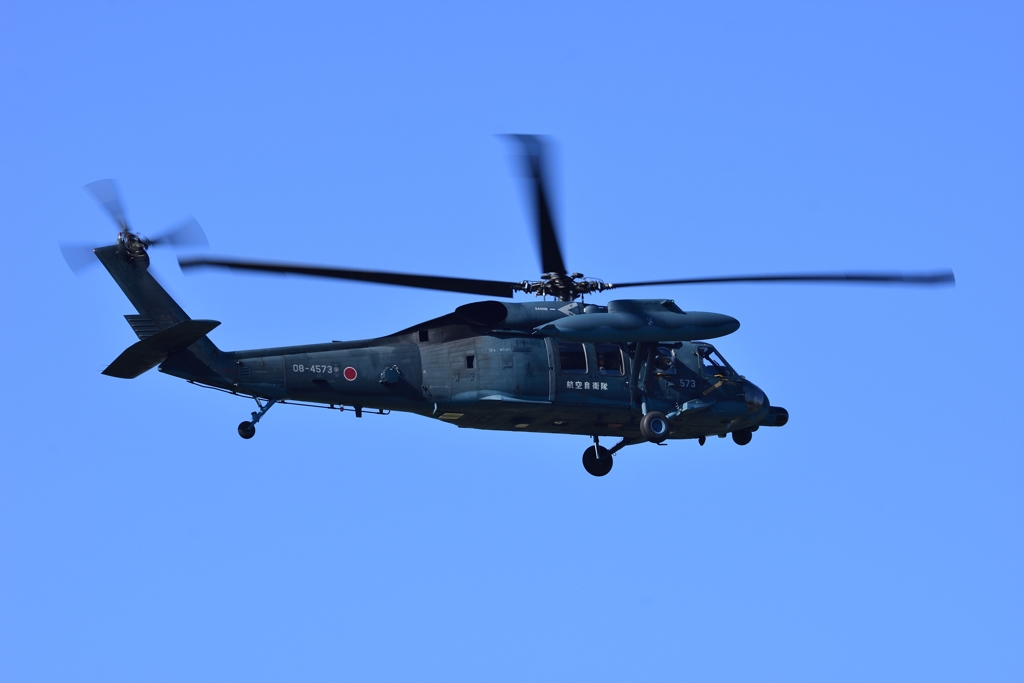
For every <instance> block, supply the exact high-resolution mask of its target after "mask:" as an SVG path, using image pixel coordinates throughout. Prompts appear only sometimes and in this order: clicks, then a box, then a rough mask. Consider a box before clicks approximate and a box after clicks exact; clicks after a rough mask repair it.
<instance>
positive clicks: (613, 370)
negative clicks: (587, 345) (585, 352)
mask: <svg viewBox="0 0 1024 683" xmlns="http://www.w3.org/2000/svg"><path fill="white" fill-rule="evenodd" d="M594 349H595V351H596V352H597V373H598V374H599V375H608V376H614V377H622V374H623V362H622V347H620V346H619V345H618V344H597V345H596V346H595V347H594Z"/></svg>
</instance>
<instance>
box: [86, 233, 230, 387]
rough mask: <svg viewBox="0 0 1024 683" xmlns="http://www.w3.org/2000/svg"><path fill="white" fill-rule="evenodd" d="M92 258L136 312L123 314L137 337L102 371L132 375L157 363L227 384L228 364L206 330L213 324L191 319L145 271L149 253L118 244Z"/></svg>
mask: <svg viewBox="0 0 1024 683" xmlns="http://www.w3.org/2000/svg"><path fill="white" fill-rule="evenodd" d="M95 252H96V257H97V258H98V259H99V260H100V263H102V264H103V266H104V267H105V268H106V269H107V271H108V272H109V273H110V275H111V277H113V278H114V281H115V282H116V283H117V285H118V286H119V287H120V288H121V291H122V292H124V294H125V296H127V297H128V300H129V301H130V302H131V303H132V305H133V306H135V309H136V310H137V311H138V314H137V315H126V316H125V319H126V320H127V321H128V324H129V325H131V327H132V330H133V331H134V332H135V334H136V335H137V336H138V337H139V342H138V343H137V344H134V345H133V346H131V347H129V348H128V349H127V350H126V351H125V352H124V353H122V354H121V356H119V357H118V359H117V360H115V361H114V362H113V363H111V365H110V367H108V368H107V369H106V370H105V371H104V374H107V375H111V376H114V377H126V378H130V377H136V376H138V375H140V374H142V373H143V372H145V371H146V370H149V369H150V368H152V367H154V366H156V365H160V369H161V370H162V371H163V372H167V373H168V374H172V375H175V376H176V377H182V378H184V379H191V380H195V381H200V382H203V383H207V384H214V385H218V386H225V385H230V384H231V383H232V382H231V381H230V379H229V378H230V377H231V376H232V375H233V374H234V364H233V363H232V362H231V361H230V360H229V359H227V358H225V357H224V354H223V353H222V352H221V350H220V349H218V348H217V347H216V346H215V345H214V343H213V342H212V341H210V339H209V337H207V336H206V333H207V332H209V331H210V330H212V329H213V328H214V327H216V326H217V325H219V324H220V323H217V322H216V321H212V320H192V319H191V318H189V317H188V314H186V313H185V311H184V310H182V308H181V306H179V305H178V302H176V301H175V300H174V299H173V298H171V295H170V294H168V293H167V290H165V289H164V288H163V287H161V286H160V283H159V282H157V281H156V279H155V278H154V277H153V276H152V275H151V274H150V272H149V256H148V255H147V254H146V253H145V252H144V251H142V252H139V253H135V252H129V251H127V250H125V249H124V247H123V245H121V244H120V243H118V244H115V245H111V246H108V247H100V248H98V249H96V250H95Z"/></svg>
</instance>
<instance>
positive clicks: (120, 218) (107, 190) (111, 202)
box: [85, 179, 129, 230]
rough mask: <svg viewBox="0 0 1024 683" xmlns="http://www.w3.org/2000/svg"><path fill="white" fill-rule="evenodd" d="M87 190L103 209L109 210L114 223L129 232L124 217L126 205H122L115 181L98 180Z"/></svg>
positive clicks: (86, 187)
mask: <svg viewBox="0 0 1024 683" xmlns="http://www.w3.org/2000/svg"><path fill="white" fill-rule="evenodd" d="M85 189H86V190H87V191H88V192H89V193H90V194H91V195H92V196H93V197H95V198H96V201H98V202H99V203H100V204H102V205H103V208H104V209H106V210H107V213H109V214H110V217H111V218H113V219H114V222H115V223H117V224H118V225H119V226H121V229H122V230H128V229H129V228H128V220H127V219H126V218H125V215H124V204H122V203H121V196H120V195H119V194H118V192H117V185H115V184H114V181H113V180H109V179H108V180H97V181H96V182H92V183H89V184H88V185H86V186H85Z"/></svg>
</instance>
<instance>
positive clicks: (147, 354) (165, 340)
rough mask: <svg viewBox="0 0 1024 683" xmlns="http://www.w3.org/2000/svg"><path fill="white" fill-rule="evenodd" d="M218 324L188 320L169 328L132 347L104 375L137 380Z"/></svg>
mask: <svg viewBox="0 0 1024 683" xmlns="http://www.w3.org/2000/svg"><path fill="white" fill-rule="evenodd" d="M218 325H220V323H219V322H218V321H216V320H185V321H183V322H180V323H178V324H177V325H174V326H173V327H168V328H167V329H166V330H162V331H160V332H157V333H156V334H154V335H152V336H150V337H146V338H145V339H143V340H142V341H140V342H137V343H135V344H132V345H131V346H129V347H128V348H127V349H125V350H124V353H122V354H121V355H120V356H118V357H117V359H116V360H115V361H114V362H113V363H111V364H110V365H109V366H108V367H107V369H106V370H104V371H103V374H104V375H108V376H110V377H121V378H123V379H134V378H135V377H138V376H139V375H141V374H142V373H144V372H145V371H146V370H149V369H151V368H155V367H156V366H157V365H160V363H162V362H164V359H166V358H167V356H169V355H171V354H172V353H174V352H175V351H181V350H182V349H187V348H188V347H190V346H192V345H193V344H195V343H196V342H197V341H199V340H200V339H202V338H203V337H205V336H206V335H207V333H208V332H209V331H210V330H212V329H213V328H215V327H217V326H218Z"/></svg>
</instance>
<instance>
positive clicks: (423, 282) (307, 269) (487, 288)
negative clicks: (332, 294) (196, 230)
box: [178, 258, 519, 298]
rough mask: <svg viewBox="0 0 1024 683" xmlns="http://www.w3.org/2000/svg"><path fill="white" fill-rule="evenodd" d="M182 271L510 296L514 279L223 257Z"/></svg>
mask: <svg viewBox="0 0 1024 683" xmlns="http://www.w3.org/2000/svg"><path fill="white" fill-rule="evenodd" d="M178 264H179V265H180V266H181V268H182V270H184V269H186V268H199V267H202V266H207V267H212V268H230V269H232V270H251V271H256V272H260V273H279V274H285V275H310V276H313V277H329V278H335V279H338V280H356V281H358V282H376V283H378V284H383V285H399V286H401V287H415V288H417V289H437V290H441V291H443V292H461V293H463V294H478V295H481V296H500V297H506V298H512V290H513V287H517V286H519V283H516V282H500V281H498V280H473V279H468V278H461V277H442V276H436V275H412V274H409V273H388V272H383V271H376V270H351V269H344V268H324V267H318V266H303V265H294V264H286V263H266V262H262V263H261V262H256V261H233V260H223V259H206V258H192V259H181V258H179V259H178Z"/></svg>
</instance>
